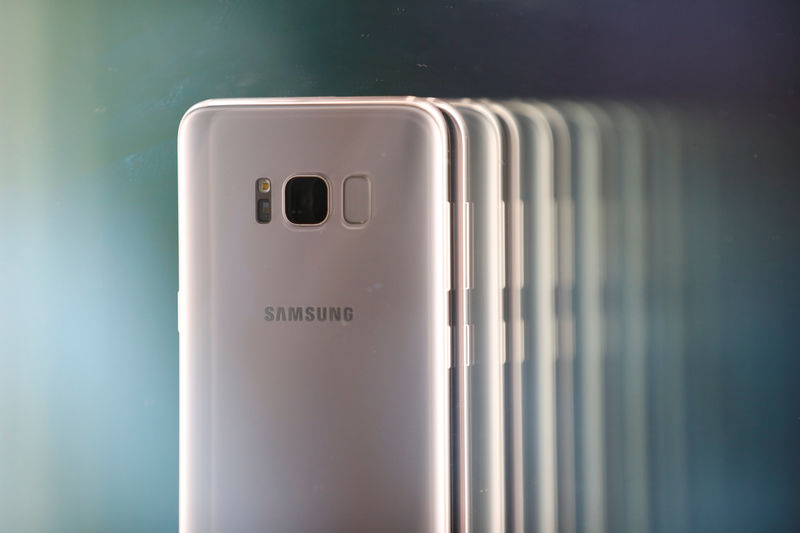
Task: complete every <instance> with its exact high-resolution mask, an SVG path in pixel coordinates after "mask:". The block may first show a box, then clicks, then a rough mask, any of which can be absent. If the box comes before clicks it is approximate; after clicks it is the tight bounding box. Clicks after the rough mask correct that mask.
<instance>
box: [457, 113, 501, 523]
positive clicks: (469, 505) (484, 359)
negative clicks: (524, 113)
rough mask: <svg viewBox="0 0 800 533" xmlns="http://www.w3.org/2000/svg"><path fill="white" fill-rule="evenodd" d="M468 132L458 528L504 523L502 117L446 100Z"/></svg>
mask: <svg viewBox="0 0 800 533" xmlns="http://www.w3.org/2000/svg"><path fill="white" fill-rule="evenodd" d="M452 106H453V108H455V109H456V110H457V111H458V112H459V113H460V114H461V116H462V118H463V121H464V123H465V125H466V128H467V132H468V148H469V155H468V158H467V164H468V174H467V186H466V191H467V196H468V200H469V204H468V205H469V214H468V216H467V218H468V220H469V222H468V227H470V228H471V229H472V243H471V256H472V269H471V283H470V284H469V285H470V287H471V290H470V291H469V295H470V297H469V313H468V314H469V317H470V320H469V323H468V324H467V328H466V329H467V335H468V337H469V339H470V346H471V350H470V351H469V353H468V356H469V357H468V359H467V361H466V364H465V365H464V367H463V372H462V373H461V375H462V378H463V379H462V381H463V388H462V390H463V395H462V401H461V403H460V405H462V407H463V412H462V413H460V418H461V419H462V420H463V424H462V425H461V427H462V431H463V433H464V435H463V437H461V439H462V441H463V442H464V443H465V447H464V450H465V453H466V456H465V457H464V461H465V475H464V479H463V483H462V486H461V487H460V488H461V491H462V494H461V500H462V504H461V505H462V508H463V510H464V512H463V516H464V528H463V529H462V531H473V532H486V533H492V532H496V533H500V532H503V531H505V487H504V455H505V454H504V448H503V446H504V438H503V353H504V350H505V339H504V337H503V324H502V322H503V277H504V272H503V269H504V265H505V258H504V251H505V243H504V241H503V233H504V231H503V211H502V168H503V162H502V152H503V132H502V128H501V124H500V122H499V120H498V119H497V117H496V116H495V115H494V113H492V112H491V110H489V108H488V107H487V106H486V105H484V104H480V103H477V102H473V101H469V100H460V101H456V102H452Z"/></svg>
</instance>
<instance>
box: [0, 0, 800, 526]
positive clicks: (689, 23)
mask: <svg viewBox="0 0 800 533" xmlns="http://www.w3.org/2000/svg"><path fill="white" fill-rule="evenodd" d="M714 5H716V4H714ZM714 5H711V4H708V5H706V4H703V3H699V4H693V5H692V7H691V8H687V9H689V12H685V11H684V12H680V10H674V9H671V8H660V7H657V6H652V5H616V4H611V3H608V4H603V5H595V6H591V7H586V6H573V5H566V6H561V5H560V4H556V3H551V2H534V3H531V4H522V3H521V2H511V1H504V2H488V1H486V2H469V3H456V2H432V3H428V4H423V5H416V4H413V3H408V2H398V3H381V2H375V3H372V2H365V3H363V4H362V3H338V2H316V3H304V2H246V1H220V2H153V1H150V2H147V1H145V2H115V1H111V2H99V1H98V2H85V1H69V2H56V1H52V2H41V1H32V2H21V1H20V2H16V1H11V0H2V1H0V529H2V531H9V532H16V531H26V532H27V531H31V532H38V531H64V532H67V531H69V532H73V531H82V532H108V531H115V532H124V531H131V532H133V531H150V532H155V531H175V530H177V503H178V477H177V468H178V353H177V347H178V337H177V333H176V291H177V213H176V205H177V199H176V143H175V136H176V131H177V125H178V122H179V120H180V117H181V115H182V114H183V112H184V111H185V110H186V109H187V108H188V107H189V106H191V105H192V104H193V103H195V102H197V101H199V100H203V99H206V98H210V97H235V96H281V95H291V96H302V95H345V94H420V95H439V96H458V95H487V96H504V95H505V96H508V95H518V96H529V95H535V96H556V95H565V96H576V95H578V96H589V97H592V96H595V97H605V96H615V97H649V98H672V99H675V98H678V99H689V100H692V99H697V100H699V101H701V102H702V101H708V100H722V101H727V102H730V101H738V100H746V101H748V102H757V103H761V104H763V105H766V106H767V107H769V106H771V105H773V104H774V103H775V102H778V103H781V104H782V105H784V104H787V103H788V105H790V106H794V105H795V104H796V95H797V89H798V87H799V84H798V77H799V75H798V71H797V61H798V49H797V46H796V44H797V37H798V32H797V20H798V17H797V13H796V10H795V9H794V8H793V7H792V6H791V5H790V4H788V3H786V4H784V3H781V4H778V3H775V5H772V4H769V5H768V4H767V3H763V2H762V3H760V4H759V5H760V7H759V8H755V7H752V6H751V4H748V3H746V2H731V3H728V6H727V7H726V9H725V11H723V12H721V11H720V10H719V8H717V7H714ZM752 5H756V4H752ZM788 187H789V189H788V190H789V193H790V196H789V197H790V198H796V195H795V196H791V195H794V194H795V193H796V182H793V184H792V185H789V186H788ZM788 244H789V245H790V246H791V250H792V253H795V252H796V241H791V242H790V243H788ZM792 257H794V256H792ZM787 265H790V264H789V263H784V264H783V267H785V268H782V269H780V271H781V272H782V273H783V275H785V276H786V275H788V274H787V272H791V271H792V269H791V268H789V266H787ZM791 265H794V263H791ZM792 294H796V291H795V292H794V293H792ZM774 298H776V299H777V300H778V305H777V309H778V311H777V312H778V313H780V314H781V316H782V317H789V316H790V315H789V314H788V313H790V312H791V310H792V309H795V310H796V305H795V304H794V303H792V302H790V301H789V300H781V294H779V293H778V292H776V295H775V296H774ZM792 301H793V300H792ZM763 307H764V308H768V309H772V310H774V309H776V306H774V305H771V304H770V305H767V304H765V305H764V306H763ZM780 324H782V326H781V327H782V328H783V329H781V330H780V331H779V332H778V333H779V334H782V333H785V332H786V331H788V330H790V329H792V325H791V321H790V320H789V319H788V318H786V321H785V323H784V322H781V323H780ZM783 346H784V347H785V346H792V347H793V348H791V352H790V353H789V352H787V357H788V356H789V355H791V354H794V353H795V351H794V350H796V346H797V344H796V343H795V344H792V345H786V344H784V345H783ZM778 349H779V350H780V349H781V348H780V345H779V347H778ZM783 361H785V360H784V359H778V368H776V369H773V370H774V371H775V372H778V373H779V372H781V371H782V370H786V369H787V368H788V369H789V370H790V371H791V372H793V373H792V374H791V375H793V376H796V375H797V374H796V368H797V367H796V366H791V367H781V365H782V364H783ZM759 383H760V382H759ZM787 387H788V385H787V386H785V387H784V388H782V389H780V390H781V391H785V390H787ZM773 399H774V398H773ZM787 402H788V403H786V404H785V406H786V407H785V409H784V410H783V411H781V414H782V415H786V414H787V412H789V411H791V409H794V407H792V406H795V407H796V405H797V402H796V396H795V397H793V398H787ZM780 405H784V404H780ZM791 412H793V411H791ZM796 432H797V428H796V426H789V429H787V430H786V432H784V433H779V436H778V437H777V438H779V439H791V438H795V437H796V435H797V433H796ZM784 442H788V441H787V440H784ZM781 449H783V448H781ZM796 465H797V463H796V460H795V461H794V462H792V461H789V465H788V467H786V468H788V470H787V472H788V473H789V474H791V473H793V472H796ZM783 466H786V465H783ZM773 467H775V468H776V469H780V468H781V465H780V464H778V465H777V466H776V465H773ZM789 474H787V476H789ZM791 479H792V478H791V476H789V477H787V479H783V482H787V481H788V483H787V484H791ZM794 479H795V480H796V478H794ZM784 496H785V494H784ZM789 496H791V494H789ZM789 501H795V502H796V499H792V498H790V499H789ZM778 512H783V508H781V510H779V511H778Z"/></svg>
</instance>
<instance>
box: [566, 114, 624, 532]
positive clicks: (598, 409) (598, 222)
mask: <svg viewBox="0 0 800 533" xmlns="http://www.w3.org/2000/svg"><path fill="white" fill-rule="evenodd" d="M557 108H558V110H559V111H560V112H561V113H562V114H563V116H564V118H565V120H566V122H567V125H568V128H569V135H570V139H571V140H572V145H573V150H572V165H571V166H572V188H571V193H572V197H573V204H574V207H575V210H574V219H573V222H574V226H573V229H574V231H573V236H574V241H573V261H574V262H573V265H574V268H575V271H574V290H573V301H574V304H575V307H574V312H573V318H574V321H575V345H574V350H575V351H574V366H573V371H574V372H575V377H576V379H575V381H576V387H575V388H574V393H575V395H574V407H575V412H574V414H575V441H574V442H575V454H576V461H575V479H576V481H575V486H576V493H575V494H576V500H575V511H576V513H575V527H576V530H578V531H587V532H593V533H604V532H605V531H607V518H606V511H607V509H606V470H605V469H606V452H605V438H606V426H605V407H604V406H605V402H604V400H605V395H604V378H605V376H604V358H605V354H606V347H605V338H604V329H603V328H604V316H603V294H602V292H603V286H604V253H605V251H604V242H605V241H604V238H605V232H604V225H603V201H602V200H603V196H602V183H603V165H604V164H605V163H606V158H607V156H608V154H609V152H610V151H611V150H610V147H611V146H612V143H613V140H612V139H611V137H610V134H611V127H612V126H611V120H610V119H609V118H608V116H607V115H606V114H605V113H604V112H603V111H602V109H600V108H599V107H597V106H594V105H592V104H588V103H578V102H564V103H560V104H559V105H558V106H557Z"/></svg>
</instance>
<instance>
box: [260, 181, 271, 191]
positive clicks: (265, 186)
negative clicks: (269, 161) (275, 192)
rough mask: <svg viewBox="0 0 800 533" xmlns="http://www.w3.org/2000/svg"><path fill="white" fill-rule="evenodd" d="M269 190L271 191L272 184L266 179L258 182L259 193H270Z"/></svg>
mask: <svg viewBox="0 0 800 533" xmlns="http://www.w3.org/2000/svg"><path fill="white" fill-rule="evenodd" d="M269 189H270V182H269V180H268V179H266V178H264V179H261V180H259V182H258V190H259V192H269Z"/></svg>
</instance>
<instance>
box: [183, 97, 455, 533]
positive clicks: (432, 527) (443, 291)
mask: <svg viewBox="0 0 800 533" xmlns="http://www.w3.org/2000/svg"><path fill="white" fill-rule="evenodd" d="M450 153H451V147H450V134H449V132H448V124H447V123H446V121H445V119H444V117H443V116H442V114H441V112H440V111H439V110H438V108H437V107H436V106H435V105H433V104H432V103H430V102H428V101H426V100H420V99H415V98H383V99H376V98H352V99H343V98H318V99H252V100H251V99H240V100H217V101H207V102H203V103H201V104H198V105H196V106H195V107H193V108H192V109H190V110H189V111H188V112H187V113H186V115H185V116H184V118H183V120H182V122H181V125H180V128H179V133H178V174H179V185H178V190H179V195H178V196H179V254H180V274H179V276H180V293H179V306H180V318H179V330H180V517H179V518H180V531H182V532H184V533H188V532H236V531H436V532H444V531H448V530H449V527H450V488H449V484H450V481H451V467H450V455H449V451H450V414H449V402H448V400H449V394H450V390H449V384H448V372H449V368H450V367H451V366H452V362H453V349H452V344H453V339H452V337H451V332H452V329H451V327H450V304H449V301H450V296H449V292H448V291H449V290H450V289H451V285H452V277H453V270H452V268H451V266H452V262H453V257H452V256H453V254H452V252H451V245H452V243H451V235H452V232H451V227H450V226H451V222H452V221H451V209H450V207H451V203H450V197H449V193H450V192H451V191H452V185H453V184H451V183H450V173H449V172H450V171H449V169H450V165H449V158H450V156H449V154H450Z"/></svg>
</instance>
